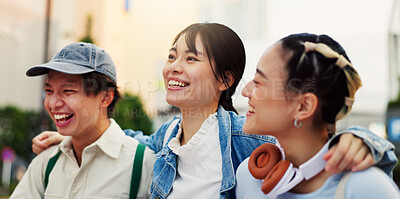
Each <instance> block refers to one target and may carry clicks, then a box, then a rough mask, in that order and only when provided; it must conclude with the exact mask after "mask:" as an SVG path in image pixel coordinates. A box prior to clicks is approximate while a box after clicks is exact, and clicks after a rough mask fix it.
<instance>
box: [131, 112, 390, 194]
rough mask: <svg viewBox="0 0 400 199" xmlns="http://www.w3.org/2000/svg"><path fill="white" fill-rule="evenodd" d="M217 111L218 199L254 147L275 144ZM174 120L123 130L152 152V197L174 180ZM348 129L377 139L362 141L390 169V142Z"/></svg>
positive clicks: (233, 182)
mask: <svg viewBox="0 0 400 199" xmlns="http://www.w3.org/2000/svg"><path fill="white" fill-rule="evenodd" d="M217 113H218V114H217V115H218V116H217V117H218V124H219V140H220V148H221V155H222V165H223V166H222V182H221V189H220V198H236V197H235V192H234V190H235V189H234V187H235V185H236V177H235V173H236V170H237V168H238V166H239V165H240V163H241V162H242V161H243V160H245V159H246V158H247V157H249V156H250V154H251V153H252V152H253V150H254V149H255V148H257V147H258V146H260V145H261V144H263V143H267V142H268V143H275V142H276V138H275V137H273V136H261V135H254V134H246V133H244V132H243V124H244V122H245V119H246V118H245V117H244V116H238V115H237V114H236V113H234V112H231V111H226V110H224V109H223V108H222V107H221V106H220V107H219V108H218V112H217ZM175 119H179V118H177V117H175V118H174V119H172V120H171V121H169V122H166V123H164V124H163V125H162V126H161V127H160V128H159V129H158V130H157V131H156V132H155V133H153V134H152V135H150V136H145V135H143V133H142V132H140V131H133V130H130V129H128V130H125V134H127V135H128V136H131V137H134V138H136V139H138V140H139V141H140V142H141V143H143V144H146V145H147V146H148V147H149V148H150V149H152V150H154V152H155V153H156V161H155V163H154V170H153V172H154V173H153V180H152V185H151V194H152V198H166V197H167V196H168V194H169V193H170V191H171V188H172V184H173V182H174V180H175V176H176V166H177V162H176V160H177V155H176V154H174V153H173V152H172V150H171V149H170V148H169V147H168V144H167V143H169V141H170V140H171V139H172V138H173V137H175V136H176V134H177V133H178V128H179V125H176V126H175V128H174V129H173V131H172V133H171V135H170V136H169V138H168V139H167V140H168V141H167V143H165V144H164V143H163V142H164V136H165V133H166V131H167V129H168V127H169V125H170V124H171V123H172V122H173V121H174V120H175ZM345 132H347V131H345ZM348 132H349V133H353V134H355V135H356V136H359V137H361V138H362V139H364V140H366V139H367V140H378V142H379V143H381V145H380V146H375V145H376V143H377V142H366V144H367V145H368V147H370V149H372V150H371V151H373V152H372V154H373V156H374V160H380V161H381V162H380V163H381V164H382V163H383V165H384V166H385V168H386V170H385V171H386V172H387V173H388V172H389V173H390V172H391V170H392V169H393V168H394V166H395V165H396V162H397V158H396V156H395V155H394V152H393V145H391V144H390V143H389V142H388V141H386V140H385V139H383V138H379V137H378V136H376V135H375V134H373V133H372V132H370V131H368V130H367V129H365V128H362V127H353V128H351V129H350V130H349V131H348ZM337 137H339V135H337V136H336V137H335V136H334V137H333V138H332V139H338V138H337ZM377 166H379V164H378V165H377Z"/></svg>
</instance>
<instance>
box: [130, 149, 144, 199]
mask: <svg viewBox="0 0 400 199" xmlns="http://www.w3.org/2000/svg"><path fill="white" fill-rule="evenodd" d="M145 149H146V145H144V144H141V143H139V144H138V146H137V148H136V153H135V159H134V160H133V169H132V178H131V189H130V192H129V198H130V199H135V198H136V197H137V194H138V191H139V185H140V177H141V176H142V166H143V156H144V150H145Z"/></svg>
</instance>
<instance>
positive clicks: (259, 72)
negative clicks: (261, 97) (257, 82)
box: [256, 68, 268, 79]
mask: <svg viewBox="0 0 400 199" xmlns="http://www.w3.org/2000/svg"><path fill="white" fill-rule="evenodd" d="M256 73H257V74H260V75H261V76H262V77H264V78H265V79H268V78H267V76H266V75H265V74H264V73H263V72H262V71H261V70H260V69H258V68H257V71H256Z"/></svg>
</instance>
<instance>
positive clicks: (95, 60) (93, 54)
mask: <svg viewBox="0 0 400 199" xmlns="http://www.w3.org/2000/svg"><path fill="white" fill-rule="evenodd" d="M49 70H55V71H58V72H62V73H67V74H76V75H79V74H85V73H90V72H98V73H101V74H104V75H106V76H107V77H109V78H111V80H113V81H114V82H115V83H116V82H117V74H116V71H115V65H114V62H113V61H112V59H111V57H110V55H108V53H107V52H106V51H104V50H103V49H101V48H99V47H97V46H96V45H94V44H90V43H84V42H79V43H72V44H69V45H68V46H66V47H64V48H63V49H61V51H60V52H58V53H57V54H56V55H55V56H54V57H53V58H51V60H50V61H49V62H47V63H44V64H41V65H37V66H33V67H32V68H30V69H28V71H26V75H27V76H30V77H31V76H38V75H44V74H47V73H48V71H49Z"/></svg>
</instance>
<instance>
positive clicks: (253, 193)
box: [236, 158, 400, 199]
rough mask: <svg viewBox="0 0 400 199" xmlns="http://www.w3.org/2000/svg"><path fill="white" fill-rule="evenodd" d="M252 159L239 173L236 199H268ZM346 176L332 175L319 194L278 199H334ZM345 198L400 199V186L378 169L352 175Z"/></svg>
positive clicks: (312, 193) (294, 195)
mask: <svg viewBox="0 0 400 199" xmlns="http://www.w3.org/2000/svg"><path fill="white" fill-rule="evenodd" d="M248 162H249V158H247V159H246V160H244V161H243V162H242V163H241V164H240V166H239V168H238V170H237V172H236V177H237V186H236V197H237V198H251V199H268V198H269V197H267V196H266V195H265V194H264V193H263V192H262V191H261V184H262V180H259V179H256V178H254V177H253V176H252V175H251V174H250V172H249V169H248ZM343 175H344V173H339V174H335V175H332V176H330V177H329V178H328V179H327V180H326V181H325V182H324V184H323V185H322V186H321V187H320V188H319V189H318V190H316V191H314V192H311V193H306V194H296V193H291V192H286V193H284V194H282V195H279V196H278V197H277V198H278V199H331V198H334V196H335V193H336V189H337V186H338V184H339V182H340V180H341V179H342V177H343ZM345 198H351V199H358V198H368V199H374V198H376V199H381V198H385V199H386V198H388V199H389V198H400V193H399V189H398V187H397V186H396V185H395V184H394V183H393V181H392V179H390V178H389V177H388V176H387V175H386V174H385V173H384V172H383V171H382V170H380V169H379V168H376V167H371V168H368V169H366V170H364V171H359V172H355V173H352V174H351V175H350V178H349V180H348V181H347V184H346V188H345Z"/></svg>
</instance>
